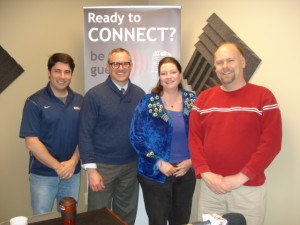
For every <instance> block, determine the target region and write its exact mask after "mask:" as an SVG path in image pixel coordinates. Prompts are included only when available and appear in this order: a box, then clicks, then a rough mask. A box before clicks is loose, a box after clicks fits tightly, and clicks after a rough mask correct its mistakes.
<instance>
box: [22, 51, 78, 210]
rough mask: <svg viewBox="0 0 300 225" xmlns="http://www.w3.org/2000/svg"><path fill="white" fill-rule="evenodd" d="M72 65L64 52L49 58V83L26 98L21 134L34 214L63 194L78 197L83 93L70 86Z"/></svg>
mask: <svg viewBox="0 0 300 225" xmlns="http://www.w3.org/2000/svg"><path fill="white" fill-rule="evenodd" d="M74 68H75V64H74V60H73V59H72V57H71V56H69V55H68V54H65V53H55V54H53V55H52V56H51V57H50V58H49V60H48V76H49V83H48V84H47V86H46V87H44V88H43V89H41V90H39V91H38V92H36V93H35V94H33V95H31V96H30V97H29V98H28V99H27V100H26V102H25V106H24V109H23V118H22V123H21V129H20V137H21V138H24V139H25V145H26V147H27V148H28V150H29V151H30V162H29V173H30V176H29V181H30V193H31V207H32V211H33V215H37V214H41V213H46V212H50V211H51V210H52V207H53V202H54V200H55V199H56V201H57V210H58V211H59V210H60V209H59V200H60V199H61V198H63V197H73V198H75V199H76V200H77V199H78V193H79V186H80V163H79V158H80V157H79V150H78V146H77V145H78V138H77V131H78V129H77V128H78V118H79V111H80V106H81V102H82V96H81V95H80V94H77V93H75V92H73V91H72V90H71V88H70V87H69V85H70V83H71V79H72V74H73V71H74Z"/></svg>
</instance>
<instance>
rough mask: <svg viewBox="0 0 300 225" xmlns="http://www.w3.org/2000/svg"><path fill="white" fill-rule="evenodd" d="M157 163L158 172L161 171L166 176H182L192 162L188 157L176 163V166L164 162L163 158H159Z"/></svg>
mask: <svg viewBox="0 0 300 225" xmlns="http://www.w3.org/2000/svg"><path fill="white" fill-rule="evenodd" d="M157 163H158V168H159V170H160V172H162V173H163V174H164V175H166V176H167V177H169V176H175V177H182V176H184V175H185V174H186V173H187V171H188V170H189V169H190V168H191V166H192V162H191V160H190V159H186V160H184V161H182V162H180V163H178V164H177V165H176V166H173V165H172V164H171V163H169V162H165V161H163V160H159V161H158V162H157Z"/></svg>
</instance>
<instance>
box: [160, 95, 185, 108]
mask: <svg viewBox="0 0 300 225" xmlns="http://www.w3.org/2000/svg"><path fill="white" fill-rule="evenodd" d="M162 102H163V104H164V105H165V107H166V108H171V109H174V108H180V107H181V102H182V99H181V96H180V95H177V96H176V98H175V99H174V100H173V101H172V103H170V101H166V99H165V98H164V97H162Z"/></svg>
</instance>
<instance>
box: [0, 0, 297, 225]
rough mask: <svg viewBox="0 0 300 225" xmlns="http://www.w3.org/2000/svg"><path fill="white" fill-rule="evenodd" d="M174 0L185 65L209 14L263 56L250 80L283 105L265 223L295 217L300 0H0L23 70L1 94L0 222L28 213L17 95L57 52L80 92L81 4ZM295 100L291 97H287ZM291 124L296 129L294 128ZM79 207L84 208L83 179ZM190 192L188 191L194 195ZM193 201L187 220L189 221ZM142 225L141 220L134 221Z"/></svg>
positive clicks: (8, 41) (0, 33)
mask: <svg viewBox="0 0 300 225" xmlns="http://www.w3.org/2000/svg"><path fill="white" fill-rule="evenodd" d="M119 4H121V5H126V4H127V5H141V4H144V5H147V4H149V5H150V4H151V5H181V6H182V46H181V47H182V57H181V61H182V65H183V68H185V66H186V65H187V63H188V61H189V59H190V57H191V55H192V53H193V51H194V44H195V43H196V42H197V41H198V36H199V35H200V34H201V33H202V28H203V27H204V26H205V25H206V19H207V18H208V17H209V16H210V15H211V14H212V13H214V12H215V13H216V14H217V15H218V16H219V17H221V19H222V20H223V21H225V23H227V25H229V27H231V29H232V30H233V31H235V32H236V34H237V35H238V36H239V37H240V38H241V39H242V40H243V41H245V43H247V45H249V47H250V48H252V49H253V50H254V52H256V54H257V55H258V56H259V57H260V58H261V59H262V63H261V64H260V66H259V67H258V69H257V71H256V73H255V74H254V76H253V77H252V79H251V82H252V83H256V84H259V85H264V86H267V87H268V88H270V89H271V90H272V91H273V93H274V94H275V95H276V97H277V100H278V102H279V104H280V107H281V110H282V118H283V132H284V137H283V146H282V152H281V153H280V154H279V155H278V157H277V158H276V159H275V161H274V162H273V164H272V165H271V166H270V167H269V168H268V170H267V176H268V179H267V186H268V191H269V192H268V193H269V195H268V210H267V218H266V223H265V225H281V224H292V225H294V224H298V223H299V222H298V217H297V214H298V212H299V208H300V207H299V206H298V205H299V204H298V202H300V194H299V190H300V176H299V175H298V174H299V169H298V167H297V166H298V164H299V162H300V152H298V148H300V138H298V137H297V133H298V132H299V130H300V120H299V116H298V114H299V112H298V111H297V110H298V109H299V106H298V104H297V102H298V100H296V99H297V96H300V93H299V92H300V88H298V84H299V83H300V82H299V81H300V74H299V73H300V72H299V70H298V64H299V61H300V56H299V52H300V47H299V44H298V42H299V40H300V30H299V27H300V15H299V10H300V2H299V1H295V0H285V1H279V0H273V1H271V0H264V1H261V0H253V1H245V0H227V1H223V0H206V1H204V0H197V1H196V0H193V1H183V0H181V1H180V0H172V1H171V0H149V1H146V0H145V1H141V0H135V1H134V0H131V1H129V0H128V1H124V0H119V1H113V0H107V1H103V0H97V1H96V0H95V1H91V0H84V1H80V0H70V1H67V0H65V1H61V0H52V1H45V0H44V1H41V0H26V1H21V0H0V45H2V46H3V47H4V48H5V49H6V50H7V51H8V52H9V53H10V54H11V55H12V56H13V57H14V58H15V59H16V60H17V61H18V62H19V63H20V64H21V65H22V66H23V67H24V69H25V72H24V73H23V74H22V75H21V76H20V77H19V78H18V79H17V80H16V81H15V82H13V84H11V85H10V86H9V87H8V88H7V89H6V90H5V91H4V92H2V93H1V94H0V105H1V110H0V124H1V125H0V137H1V147H0V178H1V185H0V200H1V204H0V221H2V220H6V219H8V218H10V217H12V216H15V215H21V214H24V215H30V207H29V199H30V198H29V189H28V175H27V169H28V154H27V150H26V149H25V147H24V143H23V140H21V139H19V138H18V132H19V126H20V120H21V113H22V108H23V104H24V101H25V99H26V97H27V96H29V95H30V94H31V93H33V92H34V91H36V90H38V89H39V88H41V87H42V86H44V85H45V83H46V82H47V74H46V72H47V71H46V61H47V59H48V56H49V55H50V54H52V53H53V52H56V51H65V52H68V53H70V54H71V55H72V56H73V57H74V58H75V61H76V69H75V76H74V78H73V82H72V85H71V86H72V88H73V89H75V90H76V91H79V92H81V93H82V92H83V87H84V86H83V33H82V32H83V13H82V7H83V6H94V5H119ZM294 100H295V102H294ZM297 131H298V132H297ZM81 189H82V190H81V196H80V201H79V209H80V210H81V211H83V210H85V207H86V206H85V205H84V197H83V193H84V192H85V189H86V184H85V177H83V178H82V186H81ZM196 198H197V192H196V193H195V201H194V202H196ZM196 211H197V208H196V204H195V205H194V208H193V215H192V220H196V218H197V217H196V214H197V213H196ZM137 225H142V224H137Z"/></svg>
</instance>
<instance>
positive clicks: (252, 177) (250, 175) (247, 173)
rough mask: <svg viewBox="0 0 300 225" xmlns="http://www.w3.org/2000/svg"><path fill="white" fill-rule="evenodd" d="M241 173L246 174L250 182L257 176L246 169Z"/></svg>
mask: <svg viewBox="0 0 300 225" xmlns="http://www.w3.org/2000/svg"><path fill="white" fill-rule="evenodd" d="M241 173H243V174H245V175H246V176H247V177H248V178H249V179H250V180H253V179H254V178H255V176H256V174H255V173H253V172H251V171H250V170H249V169H247V168H244V169H242V170H241Z"/></svg>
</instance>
